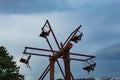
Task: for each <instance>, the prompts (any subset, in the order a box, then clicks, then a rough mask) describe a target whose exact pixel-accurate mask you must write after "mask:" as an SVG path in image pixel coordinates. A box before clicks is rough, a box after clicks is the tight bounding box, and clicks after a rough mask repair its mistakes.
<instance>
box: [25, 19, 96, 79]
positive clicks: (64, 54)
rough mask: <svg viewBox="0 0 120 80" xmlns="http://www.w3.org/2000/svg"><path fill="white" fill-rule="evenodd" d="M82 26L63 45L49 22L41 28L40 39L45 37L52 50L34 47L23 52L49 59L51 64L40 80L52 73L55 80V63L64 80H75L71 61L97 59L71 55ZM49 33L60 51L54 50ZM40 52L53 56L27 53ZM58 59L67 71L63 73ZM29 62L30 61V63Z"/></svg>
mask: <svg viewBox="0 0 120 80" xmlns="http://www.w3.org/2000/svg"><path fill="white" fill-rule="evenodd" d="M46 25H47V27H48V28H49V31H48V32H45V31H44V28H45V27H46ZM80 27H81V25H80V26H79V27H78V28H76V29H75V30H74V31H73V32H72V33H71V34H70V35H69V37H68V38H67V40H66V41H65V42H64V44H62V43H60V44H59V43H58V40H57V38H56V36H55V34H54V32H53V30H52V27H51V25H50V23H49V21H48V20H46V22H45V24H44V26H43V27H42V28H41V29H42V33H41V34H40V37H43V38H45V39H46V41H47V43H48V45H49V47H50V49H42V48H34V47H25V50H24V52H23V54H28V55H35V56H43V57H48V58H49V61H50V63H49V64H48V66H47V67H46V69H45V70H44V72H43V73H42V74H41V76H40V78H39V80H43V79H44V78H45V76H46V75H47V74H48V72H49V71H50V80H54V63H55V62H57V64H58V67H59V69H60V71H61V73H62V75H63V78H64V80H74V77H73V75H72V72H71V69H70V61H71V60H75V61H83V62H86V61H88V60H91V59H92V58H95V56H92V55H85V54H77V53H71V52H70V49H71V48H72V43H71V40H72V38H74V37H75V35H76V33H77V32H79V29H80ZM49 33H51V34H52V36H53V38H54V40H55V43H56V45H57V47H58V49H59V50H54V49H53V48H52V45H51V43H50V41H49V39H48V36H49ZM29 49H30V50H38V51H45V52H51V53H52V54H51V55H46V54H40V53H31V52H27V50H29ZM70 55H75V56H83V57H86V59H77V58H71V57H70ZM58 59H63V62H64V67H65V70H64V71H63V69H62V67H61V65H60V63H59V61H58ZM28 62H29V61H28Z"/></svg>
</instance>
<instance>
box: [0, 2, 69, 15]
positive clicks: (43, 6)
mask: <svg viewBox="0 0 120 80" xmlns="http://www.w3.org/2000/svg"><path fill="white" fill-rule="evenodd" d="M61 2H62V1H59V3H57V1H56V0H47V1H43V0H0V13H38V12H51V11H64V10H65V9H67V7H65V6H64V3H62V6H61ZM59 4H60V5H59Z"/></svg>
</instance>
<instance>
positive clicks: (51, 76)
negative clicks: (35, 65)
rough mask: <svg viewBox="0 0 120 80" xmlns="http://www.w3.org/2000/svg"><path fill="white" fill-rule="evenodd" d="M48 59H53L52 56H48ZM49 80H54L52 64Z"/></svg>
mask: <svg viewBox="0 0 120 80" xmlns="http://www.w3.org/2000/svg"><path fill="white" fill-rule="evenodd" d="M49 61H50V63H51V61H53V59H52V56H51V57H49ZM50 80H54V65H53V66H52V67H51V69H50Z"/></svg>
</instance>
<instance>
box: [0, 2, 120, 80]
mask: <svg viewBox="0 0 120 80" xmlns="http://www.w3.org/2000/svg"><path fill="white" fill-rule="evenodd" d="M46 19H48V20H49V22H50V24H51V26H52V28H53V30H54V32H55V34H56V36H57V39H58V40H59V42H64V41H65V40H66V38H67V37H68V36H69V34H70V33H71V32H72V31H73V30H74V29H75V28H77V27H78V26H79V25H82V27H81V29H80V30H81V32H83V37H82V40H81V41H80V42H79V43H77V44H74V46H73V48H72V50H71V51H72V52H75V53H85V54H89V55H95V56H96V59H94V61H95V62H96V63H97V66H96V68H95V71H94V72H91V73H90V74H87V72H85V71H83V70H82V67H83V66H84V63H82V62H76V61H73V62H71V65H72V66H71V69H72V72H73V74H74V76H75V77H76V78H80V77H106V76H107V77H108V76H109V77H110V76H111V77H120V69H119V67H120V62H119V60H120V50H119V48H120V31H119V30H120V1H119V0H47V1H43V0H0V45H1V46H5V47H6V48H7V50H8V52H9V53H10V55H13V56H14V59H15V61H17V64H18V65H19V66H20V67H21V70H20V71H21V73H22V74H24V75H25V76H26V77H25V78H26V80H37V79H38V78H39V76H40V74H41V73H42V72H43V70H44V69H45V67H46V66H47V64H48V59H47V58H43V57H36V56H32V58H31V60H30V65H31V68H32V71H30V70H29V69H27V68H26V66H25V65H24V64H21V63H19V59H20V58H21V57H22V56H23V54H22V52H23V51H24V47H25V46H31V47H39V48H48V49H49V47H48V46H47V44H46V41H45V40H44V39H43V38H40V37H39V34H40V32H41V28H42V26H43V25H44V23H45V21H46ZM52 43H53V47H54V49H57V48H56V46H55V44H54V42H53V41H52ZM42 53H43V52H42ZM60 62H61V63H62V60H61V61H60ZM56 68H57V65H56ZM57 70H58V71H57ZM55 72H56V78H61V77H62V76H61V74H60V73H59V69H58V68H57V69H56V71H55Z"/></svg>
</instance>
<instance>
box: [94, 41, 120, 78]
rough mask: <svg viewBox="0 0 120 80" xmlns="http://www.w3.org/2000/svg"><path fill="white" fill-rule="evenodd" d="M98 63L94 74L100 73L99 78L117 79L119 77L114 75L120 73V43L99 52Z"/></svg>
mask: <svg viewBox="0 0 120 80" xmlns="http://www.w3.org/2000/svg"><path fill="white" fill-rule="evenodd" d="M96 63H97V66H96V68H95V72H94V73H100V74H101V75H99V77H100V76H102V77H103V76H104V77H117V76H118V75H116V76H115V75H114V76H113V74H115V73H116V72H117V73H120V69H119V68H120V43H118V44H115V45H112V46H109V47H107V48H104V49H102V50H100V51H98V52H97V54H96ZM107 74H109V75H107ZM96 75H97V74H96Z"/></svg>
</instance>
